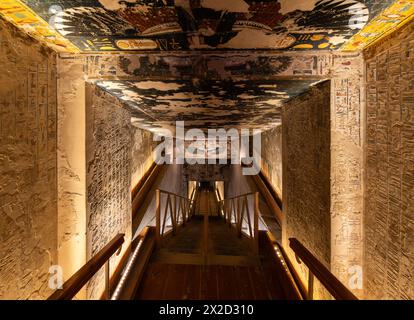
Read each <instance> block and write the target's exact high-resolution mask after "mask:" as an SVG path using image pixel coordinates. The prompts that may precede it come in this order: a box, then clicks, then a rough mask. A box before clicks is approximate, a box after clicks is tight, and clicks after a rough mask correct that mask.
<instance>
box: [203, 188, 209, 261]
mask: <svg viewBox="0 0 414 320" xmlns="http://www.w3.org/2000/svg"><path fill="white" fill-rule="evenodd" d="M209 212H210V199H209V198H208V196H207V212H206V213H204V264H207V255H208V214H209Z"/></svg>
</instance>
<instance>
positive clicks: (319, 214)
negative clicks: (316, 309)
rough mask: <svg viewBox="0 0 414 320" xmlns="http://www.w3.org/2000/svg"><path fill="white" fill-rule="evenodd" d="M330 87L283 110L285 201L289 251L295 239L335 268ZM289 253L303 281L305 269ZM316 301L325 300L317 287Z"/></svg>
mask: <svg viewBox="0 0 414 320" xmlns="http://www.w3.org/2000/svg"><path fill="white" fill-rule="evenodd" d="M330 88H331V87H330V82H328V81H327V82H323V83H321V84H319V85H317V86H315V87H313V88H311V89H310V91H309V92H307V93H305V94H303V95H301V96H299V97H297V98H295V99H293V100H291V101H290V102H289V103H287V104H286V105H285V106H284V107H283V120H282V123H283V125H282V127H283V128H282V130H283V133H282V139H283V159H284V163H283V179H284V185H283V199H284V207H283V211H284V217H285V218H284V219H285V221H284V224H283V226H282V230H283V239H284V244H285V248H289V245H288V243H289V241H288V239H289V238H297V239H298V240H299V241H300V242H302V243H303V245H304V246H305V247H307V248H308V249H309V250H310V251H311V252H312V253H313V254H315V256H316V257H317V258H318V259H319V260H320V261H322V262H323V263H324V264H325V265H326V266H327V267H328V268H329V267H330V263H331V246H330V239H331V216H330V200H331V197H330V188H331V186H330V160H331V155H330V143H331V137H330V94H329V93H330ZM288 254H289V255H290V257H291V261H293V262H294V263H295V264H296V266H297V268H298V269H299V270H300V272H301V275H302V277H303V278H304V280H305V283H306V279H307V268H305V267H304V266H303V264H301V265H299V264H297V262H296V259H295V255H294V253H293V252H292V251H291V250H290V249H289V250H288ZM315 289H316V291H317V292H316V293H315V297H318V298H322V297H325V292H324V291H323V290H322V288H321V287H320V286H318V285H316V288H315Z"/></svg>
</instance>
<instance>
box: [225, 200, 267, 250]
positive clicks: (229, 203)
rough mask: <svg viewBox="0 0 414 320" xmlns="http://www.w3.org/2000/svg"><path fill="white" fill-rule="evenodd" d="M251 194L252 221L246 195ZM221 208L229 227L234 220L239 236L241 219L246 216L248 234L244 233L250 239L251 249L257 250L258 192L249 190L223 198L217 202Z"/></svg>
mask: <svg viewBox="0 0 414 320" xmlns="http://www.w3.org/2000/svg"><path fill="white" fill-rule="evenodd" d="M249 196H253V221H251V217H250V209H249V204H248V202H249V201H248V197H249ZM219 205H220V208H221V210H223V213H224V219H225V220H226V221H227V223H228V224H229V226H230V227H232V225H233V222H232V219H233V218H234V222H235V225H236V230H237V232H238V234H239V236H242V229H243V221H244V218H245V217H246V220H247V227H248V229H249V234H246V235H247V236H248V237H249V238H250V239H251V240H252V245H253V249H254V250H255V252H256V253H258V252H259V215H260V213H259V193H258V192H250V193H245V194H242V195H239V196H235V197H231V198H226V199H223V200H221V201H220V202H219Z"/></svg>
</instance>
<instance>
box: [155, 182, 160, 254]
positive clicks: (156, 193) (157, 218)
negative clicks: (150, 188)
mask: <svg viewBox="0 0 414 320" xmlns="http://www.w3.org/2000/svg"><path fill="white" fill-rule="evenodd" d="M155 195H156V196H155V199H156V200H155V201H156V207H157V209H156V218H155V219H156V222H155V230H156V238H155V239H156V242H157V246H160V245H161V192H160V190H159V189H157V190H156V191H155Z"/></svg>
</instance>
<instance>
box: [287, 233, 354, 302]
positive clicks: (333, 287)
mask: <svg viewBox="0 0 414 320" xmlns="http://www.w3.org/2000/svg"><path fill="white" fill-rule="evenodd" d="M289 242H290V247H291V248H292V250H293V252H294V253H295V254H296V256H297V257H298V258H299V259H300V260H301V261H303V263H304V264H305V265H306V266H307V267H308V268H309V272H310V273H312V275H314V276H315V277H316V278H317V279H318V280H319V281H320V282H321V283H322V285H323V286H324V287H325V288H326V289H327V290H328V292H329V293H330V294H331V295H332V296H333V297H334V298H335V299H336V300H358V298H357V297H356V296H355V295H354V294H353V293H352V292H351V291H350V290H349V289H348V288H347V287H345V286H344V285H343V284H342V282H341V281H339V280H338V278H337V277H335V276H334V275H333V274H332V273H331V272H330V271H329V270H328V269H327V268H326V267H325V266H324V265H323V264H322V263H321V262H320V261H319V260H318V259H317V258H316V257H315V256H314V255H313V254H312V253H311V252H310V251H309V250H308V249H306V248H305V246H304V245H303V244H302V243H300V242H299V240H298V239H295V238H290V239H289ZM308 290H309V288H308Z"/></svg>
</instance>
